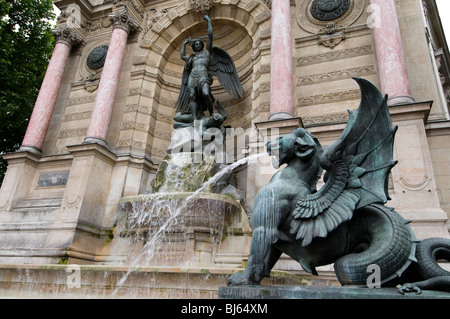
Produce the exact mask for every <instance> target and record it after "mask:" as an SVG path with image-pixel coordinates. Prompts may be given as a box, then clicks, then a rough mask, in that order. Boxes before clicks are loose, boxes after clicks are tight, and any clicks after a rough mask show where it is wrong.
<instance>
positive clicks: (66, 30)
mask: <svg viewBox="0 0 450 319" xmlns="http://www.w3.org/2000/svg"><path fill="white" fill-rule="evenodd" d="M52 34H53V37H54V38H55V39H56V43H64V44H66V45H67V46H69V47H70V48H72V47H73V46H75V45H77V44H80V43H81V42H83V38H82V37H81V36H80V35H79V34H78V33H76V32H75V31H74V29H72V28H70V27H68V26H67V25H66V26H61V27H58V28H56V29H53V30H52Z"/></svg>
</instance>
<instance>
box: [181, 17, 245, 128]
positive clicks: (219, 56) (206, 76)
mask: <svg viewBox="0 0 450 319" xmlns="http://www.w3.org/2000/svg"><path fill="white" fill-rule="evenodd" d="M204 19H205V20H206V21H207V22H208V36H207V38H208V40H207V43H206V48H205V45H204V43H203V41H202V40H201V39H202V37H200V38H197V39H190V38H188V39H186V40H184V41H183V46H182V48H181V59H182V60H183V61H185V62H186V64H185V67H184V71H183V77H182V83H181V90H180V95H179V97H178V100H177V102H176V104H175V107H176V109H177V115H176V116H175V121H176V123H175V125H174V126H175V128H177V127H185V126H189V125H191V124H192V122H193V121H195V120H205V121H208V123H206V124H205V126H215V127H219V126H221V125H222V123H223V122H224V121H225V119H226V117H227V115H228V113H227V112H226V110H225V108H224V107H223V106H222V105H221V104H220V103H219V101H218V100H217V99H216V98H214V96H213V95H212V94H211V85H212V83H213V76H217V78H218V80H219V82H220V84H221V85H223V87H224V88H225V90H226V91H227V92H228V93H230V94H231V95H232V96H233V97H234V98H236V99H238V100H239V99H241V98H243V97H244V89H243V88H242V85H241V82H240V80H239V77H238V74H237V70H236V67H235V65H234V62H233V60H232V59H231V57H230V55H229V54H228V53H227V52H226V51H225V50H223V49H221V48H219V47H217V46H213V38H214V35H213V28H212V25H211V20H210V18H209V16H208V15H207V14H206V15H205V16H204ZM187 44H190V45H191V47H192V50H193V51H194V53H192V54H191V55H186V45H187ZM214 108H215V109H216V110H217V113H214ZM206 110H208V112H209V115H210V118H206V117H205V115H204V112H205V111H206ZM213 114H214V116H213ZM209 122H211V123H209Z"/></svg>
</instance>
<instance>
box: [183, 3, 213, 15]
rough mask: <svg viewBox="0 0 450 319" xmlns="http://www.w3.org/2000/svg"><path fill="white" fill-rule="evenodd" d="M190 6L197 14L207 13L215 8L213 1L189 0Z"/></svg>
mask: <svg viewBox="0 0 450 319" xmlns="http://www.w3.org/2000/svg"><path fill="white" fill-rule="evenodd" d="M188 6H190V7H191V8H192V9H193V10H194V11H195V12H200V13H205V12H206V11H208V10H210V9H211V8H212V7H213V6H214V3H213V2H212V0H188Z"/></svg>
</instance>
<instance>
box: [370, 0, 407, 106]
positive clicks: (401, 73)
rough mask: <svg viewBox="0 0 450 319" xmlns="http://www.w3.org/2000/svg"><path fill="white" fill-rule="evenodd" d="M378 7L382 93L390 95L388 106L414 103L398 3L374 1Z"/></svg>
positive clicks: (377, 42) (375, 31)
mask: <svg viewBox="0 0 450 319" xmlns="http://www.w3.org/2000/svg"><path fill="white" fill-rule="evenodd" d="M370 3H371V5H373V6H376V7H375V9H374V11H373V14H378V15H379V16H377V17H374V19H375V20H378V21H377V22H378V23H375V24H374V28H373V35H374V41H375V50H376V54H377V62H378V71H379V77H380V84H381V90H382V92H383V93H387V94H388V95H389V100H388V104H389V105H397V104H407V103H413V102H414V99H413V98H412V97H411V91H410V87H409V80H408V73H407V68H406V59H405V54H404V51H403V43H402V37H401V34H400V26H399V23H398V16H397V10H396V8H395V1H394V0H370Z"/></svg>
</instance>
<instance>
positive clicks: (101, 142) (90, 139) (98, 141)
mask: <svg viewBox="0 0 450 319" xmlns="http://www.w3.org/2000/svg"><path fill="white" fill-rule="evenodd" d="M83 144H99V145H101V146H104V147H107V143H106V141H105V140H103V139H101V138H98V137H86V138H85V139H84V141H83Z"/></svg>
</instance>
